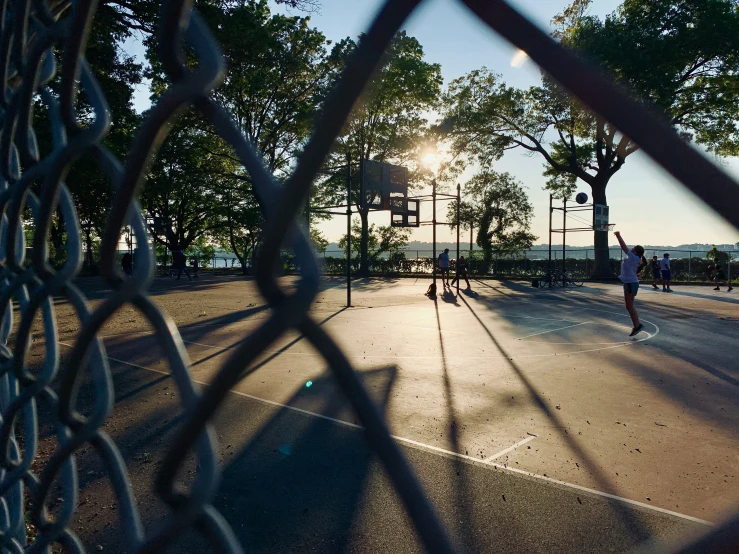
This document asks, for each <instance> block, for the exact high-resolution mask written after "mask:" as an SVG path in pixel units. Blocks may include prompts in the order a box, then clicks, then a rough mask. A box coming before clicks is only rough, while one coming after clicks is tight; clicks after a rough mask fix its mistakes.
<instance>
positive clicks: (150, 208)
mask: <svg viewBox="0 0 739 554" xmlns="http://www.w3.org/2000/svg"><path fill="white" fill-rule="evenodd" d="M204 126H205V125H204V122H203V121H202V119H201V118H200V117H198V116H197V114H195V113H194V112H190V113H188V114H186V115H184V116H183V117H181V118H180V119H178V120H177V121H176V122H175V124H174V125H173V127H172V129H171V130H170V132H169V134H168V135H167V138H166V140H165V141H164V142H163V143H162V146H161V148H160V149H159V152H158V155H157V157H156V159H155V160H154V162H153V164H152V167H151V170H150V172H149V175H148V176H147V180H146V182H145V184H144V187H143V190H142V193H141V203H142V206H143V208H144V210H145V211H146V214H147V216H148V218H149V230H150V232H151V234H152V236H153V237H154V240H155V241H156V242H157V243H158V244H161V245H163V246H165V247H166V248H168V249H169V250H173V251H175V250H185V249H186V248H188V247H189V246H190V245H191V244H193V243H194V242H195V241H197V240H198V239H199V238H200V237H203V236H204V235H206V234H211V233H216V232H218V231H219V230H220V229H221V228H222V227H223V221H222V219H221V206H222V204H221V197H220V194H219V192H220V190H221V188H222V186H223V181H224V178H223V177H222V175H223V174H227V173H228V172H229V171H230V170H231V169H232V167H233V166H234V162H231V161H230V160H228V159H226V158H224V157H218V156H212V155H210V152H211V151H212V150H213V148H214V144H217V141H216V139H215V138H214V137H213V136H212V135H211V134H209V133H207V132H205V131H204V130H203V128H204Z"/></svg>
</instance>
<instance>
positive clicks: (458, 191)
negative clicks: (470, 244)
mask: <svg viewBox="0 0 739 554" xmlns="http://www.w3.org/2000/svg"><path fill="white" fill-rule="evenodd" d="M460 190H461V189H460V186H459V183H457V264H456V265H457V296H459V202H460V200H461V199H462V193H461V192H460Z"/></svg>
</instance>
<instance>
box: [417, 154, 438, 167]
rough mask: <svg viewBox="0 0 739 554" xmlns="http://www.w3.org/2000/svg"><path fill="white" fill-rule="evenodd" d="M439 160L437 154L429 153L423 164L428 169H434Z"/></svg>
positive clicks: (424, 157)
mask: <svg viewBox="0 0 739 554" xmlns="http://www.w3.org/2000/svg"><path fill="white" fill-rule="evenodd" d="M437 158H438V156H437V155H436V154H434V153H433V152H428V153H427V154H425V155H424V156H423V158H422V159H421V162H422V163H423V165H425V166H426V167H433V165H434V164H435V163H436V160H437Z"/></svg>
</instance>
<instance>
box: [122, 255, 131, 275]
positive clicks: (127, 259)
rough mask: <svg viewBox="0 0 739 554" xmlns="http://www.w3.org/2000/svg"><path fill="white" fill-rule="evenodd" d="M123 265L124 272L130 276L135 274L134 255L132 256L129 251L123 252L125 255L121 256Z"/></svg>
mask: <svg viewBox="0 0 739 554" xmlns="http://www.w3.org/2000/svg"><path fill="white" fill-rule="evenodd" d="M121 267H122V268H123V273H125V274H126V275H127V276H128V277H130V276H131V275H133V256H131V254H130V253H129V252H126V253H125V254H123V257H122V258H121Z"/></svg>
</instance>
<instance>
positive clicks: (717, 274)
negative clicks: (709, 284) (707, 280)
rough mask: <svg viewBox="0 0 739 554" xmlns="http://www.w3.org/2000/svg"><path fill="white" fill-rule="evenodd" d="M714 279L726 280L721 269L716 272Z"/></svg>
mask: <svg viewBox="0 0 739 554" xmlns="http://www.w3.org/2000/svg"><path fill="white" fill-rule="evenodd" d="M714 281H726V274H725V273H724V272H723V271H718V272H716V277H715V278H714Z"/></svg>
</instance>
